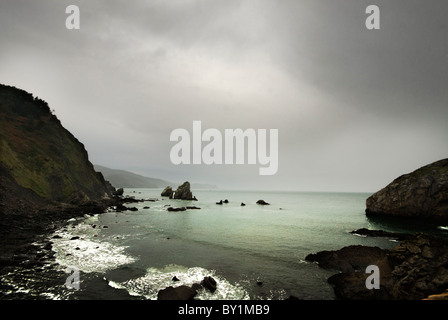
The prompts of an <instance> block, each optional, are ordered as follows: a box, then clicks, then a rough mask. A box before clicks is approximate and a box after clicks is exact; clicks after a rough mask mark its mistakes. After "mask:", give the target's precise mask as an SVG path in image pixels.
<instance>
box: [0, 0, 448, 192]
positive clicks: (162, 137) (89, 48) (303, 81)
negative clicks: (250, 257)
mask: <svg viewBox="0 0 448 320" xmlns="http://www.w3.org/2000/svg"><path fill="white" fill-rule="evenodd" d="M71 4H73V5H77V6H78V7H79V8H80V12H81V16H80V17H81V21H80V22H81V24H80V25H81V28H80V29H79V30H68V29H66V27H65V20H66V18H67V14H66V13H65V8H66V7H67V6H68V5H71ZM371 4H374V5H378V7H379V8H380V13H381V14H380V17H381V20H380V21H381V28H380V29H379V30H368V29H367V28H366V27H365V20H366V18H367V16H368V15H367V14H366V13H365V9H366V7H367V6H368V5H371ZM446 12H448V3H447V2H446V1H444V0H428V1H409V0H406V1H405V0H394V1H392V0H382V1H376V0H369V1H364V0H361V1H359V0H356V1H355V0H340V1H324V0H299V1H295V0H294V1H293V0H289V1H288V0H282V1H268V0H260V1H250V0H247V1H245V0H230V1H221V0H216V1H199V0H198V1H193V0H182V1H181V0H176V1H172V0H170V1H155V0H148V1H143V0H139V1H131V2H130V1H127V2H126V1H118V0H113V1H110V0H107V1H106V0H95V1H51V0H40V1H32V0H2V2H1V3H0V30H1V31H0V46H1V50H0V82H1V83H4V84H8V85H13V86H16V87H19V88H22V89H24V90H27V91H29V92H32V93H34V94H35V95H38V96H39V97H41V98H42V99H44V100H46V101H47V102H48V103H49V105H50V108H52V109H54V110H55V113H56V115H57V116H58V118H59V119H60V120H61V122H62V124H63V125H64V126H65V127H66V128H67V129H68V130H70V131H71V132H72V133H73V134H74V135H75V136H76V137H77V138H78V139H79V140H80V141H81V142H83V143H84V144H85V146H86V149H87V151H88V152H89V157H90V160H91V161H92V162H93V163H95V164H101V165H104V166H108V167H111V168H117V169H124V170H130V171H133V172H136V173H139V174H143V175H147V176H152V177H157V178H163V179H167V180H173V181H183V180H190V181H195V182H206V183H212V184H216V185H218V186H220V187H222V188H256V189H274V190H275V189H284V190H305V191H314V190H315V191H367V192H373V191H376V190H377V189H379V188H381V187H383V186H385V185H386V184H387V183H389V182H390V181H391V180H392V179H394V178H395V177H397V176H399V175H401V174H403V173H407V172H410V171H412V170H414V169H417V168H418V167H420V166H423V165H425V164H427V163H430V162H433V161H436V160H439V159H441V158H445V157H447V156H448V147H447V146H448V144H447V142H446V141H447V138H448V126H447V123H448V90H447V85H448V32H447V24H448V22H447V19H446ZM195 120H199V121H202V125H203V127H204V130H205V129H207V128H216V129H218V130H220V131H221V132H224V130H225V129H235V128H242V129H247V128H254V129H278V132H279V155H278V160H279V164H278V172H277V173H276V174H275V175H273V176H259V175H258V168H259V166H258V165H209V166H207V165H179V166H175V165H173V164H172V163H171V161H170V158H169V154H170V149H171V147H172V146H173V145H174V143H172V142H170V139H169V137H170V133H171V132H172V131H173V130H174V129H177V128H185V129H187V130H192V123H193V121H195Z"/></svg>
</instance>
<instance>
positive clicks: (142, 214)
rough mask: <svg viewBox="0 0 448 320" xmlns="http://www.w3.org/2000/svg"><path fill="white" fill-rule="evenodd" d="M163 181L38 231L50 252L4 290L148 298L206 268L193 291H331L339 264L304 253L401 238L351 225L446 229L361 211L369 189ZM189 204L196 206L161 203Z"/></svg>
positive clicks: (19, 294) (14, 294) (194, 278)
mask: <svg viewBox="0 0 448 320" xmlns="http://www.w3.org/2000/svg"><path fill="white" fill-rule="evenodd" d="M161 191H162V190H161V189H131V188H127V189H125V192H124V197H134V198H135V199H144V201H142V202H135V203H127V204H126V206H128V207H135V208H137V210H134V211H130V210H127V211H122V212H116V211H115V210H112V209H111V210H109V211H108V212H106V213H102V214H86V215H85V216H84V217H79V218H73V219H70V220H68V221H67V222H66V224H65V225H63V226H62V227H60V228H59V229H57V230H56V231H55V232H54V233H52V234H49V235H45V236H42V238H40V239H39V240H37V241H36V243H35V245H38V246H41V247H42V252H44V253H45V249H44V248H45V247H46V249H47V250H48V248H49V246H48V244H49V243H50V244H51V249H50V250H51V255H49V256H50V258H49V259H48V261H46V262H45V263H44V264H43V265H40V266H39V267H35V268H34V269H32V270H30V269H27V268H25V267H23V268H21V267H20V266H18V267H17V268H16V269H15V270H12V271H11V272H9V273H8V274H6V275H3V277H2V283H3V285H4V286H3V287H4V288H9V289H8V291H7V292H3V298H5V299H16V298H20V299H52V300H56V299H57V300H113V299H118V300H128V299H141V300H155V299H157V293H158V292H159V290H161V289H164V288H166V287H168V286H173V287H176V286H180V285H192V284H193V283H197V282H200V281H201V280H202V279H203V278H204V277H206V276H212V277H213V278H214V279H215V280H216V282H217V290H216V291H215V292H214V293H211V292H210V291H208V290H206V289H203V290H199V292H198V295H197V296H196V299H200V300H283V299H287V298H288V297H291V296H293V297H296V298H299V299H303V300H333V299H335V298H336V297H335V295H334V292H333V288H332V287H331V286H330V285H329V284H328V283H327V278H328V277H330V276H331V275H333V274H334V273H336V272H337V271H335V270H325V269H323V268H320V267H319V266H318V264H316V263H312V262H308V261H306V260H305V257H306V256H307V255H308V254H310V253H316V252H318V251H322V250H337V249H340V248H342V247H344V246H348V245H365V246H378V247H381V248H391V247H394V246H396V245H397V244H398V243H397V241H396V240H394V239H391V238H372V237H363V236H360V235H356V234H352V233H351V231H353V230H356V229H359V228H368V229H382V230H385V231H391V232H406V233H414V232H419V231H423V232H428V233H435V234H442V235H446V234H447V233H448V230H447V228H446V226H437V225H431V224H422V223H415V224H413V223H407V224H404V223H403V221H400V222H393V221H384V220H381V219H375V220H372V219H371V218H368V217H366V215H365V212H364V210H365V202H366V199H367V198H368V197H369V196H370V194H369V193H332V192H325V193H322V192H287V191H270V192H268V191H230V190H227V191H226V190H193V194H194V196H196V198H197V199H198V201H185V200H174V199H168V198H164V197H161V196H160V193H161ZM221 200H222V201H223V202H224V203H223V204H217V203H219V202H220V201H221ZM225 200H227V201H225ZM258 200H264V201H266V202H268V203H269V205H259V204H257V203H256V202H257V201H258ZM225 202H228V203H225ZM242 203H244V204H245V205H242ZM187 206H190V207H193V206H194V207H197V208H199V209H188V210H186V211H179V212H170V211H168V210H167V209H168V208H169V207H173V208H179V207H187ZM43 255H44V254H43Z"/></svg>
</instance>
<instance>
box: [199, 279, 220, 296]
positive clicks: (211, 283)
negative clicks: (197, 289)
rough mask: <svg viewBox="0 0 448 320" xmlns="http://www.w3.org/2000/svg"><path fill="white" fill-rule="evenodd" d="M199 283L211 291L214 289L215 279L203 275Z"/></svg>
mask: <svg viewBox="0 0 448 320" xmlns="http://www.w3.org/2000/svg"><path fill="white" fill-rule="evenodd" d="M201 285H202V286H203V287H204V288H205V289H207V290H209V291H210V292H211V293H213V292H215V291H216V286H217V284H216V280H215V279H213V278H212V277H210V276H208V277H204V279H203V280H202V281H201Z"/></svg>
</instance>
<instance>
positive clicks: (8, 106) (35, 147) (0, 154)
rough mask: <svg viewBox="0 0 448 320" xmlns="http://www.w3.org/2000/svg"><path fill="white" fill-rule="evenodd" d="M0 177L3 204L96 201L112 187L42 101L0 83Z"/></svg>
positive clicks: (82, 147)
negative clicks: (10, 201)
mask: <svg viewBox="0 0 448 320" xmlns="http://www.w3.org/2000/svg"><path fill="white" fill-rule="evenodd" d="M0 172H1V183H0V188H2V189H3V190H1V191H2V194H3V196H2V199H1V200H5V198H6V197H8V198H10V197H11V198H14V197H15V198H18V199H20V198H22V197H23V199H25V200H26V201H31V200H35V199H41V200H42V201H43V202H49V201H55V202H76V201H79V200H97V199H101V198H102V197H104V196H106V195H108V194H109V193H110V187H111V186H110V185H109V184H108V183H107V182H105V181H104V178H103V176H102V175H101V174H100V173H97V172H95V170H94V168H93V165H92V164H91V163H90V161H89V159H88V155H87V151H86V150H85V148H84V145H83V144H82V143H80V142H79V141H78V140H77V139H76V138H75V137H74V136H73V135H72V134H71V133H70V132H69V131H67V130H66V129H65V128H64V127H63V126H62V125H61V123H60V121H59V120H58V119H57V118H56V116H55V115H53V114H52V112H51V111H50V108H49V107H48V104H47V103H46V102H45V101H43V100H41V99H39V98H35V97H33V95H32V94H30V93H27V92H26V91H23V90H20V89H17V88H14V87H10V86H5V85H1V84H0ZM5 189H6V190H5ZM11 193H13V194H11ZM17 193H19V194H17ZM2 202H4V201H2Z"/></svg>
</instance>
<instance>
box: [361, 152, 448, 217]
mask: <svg viewBox="0 0 448 320" xmlns="http://www.w3.org/2000/svg"><path fill="white" fill-rule="evenodd" d="M366 214H367V215H368V216H393V217H408V218H418V219H426V220H434V221H442V222H446V221H448V159H443V160H440V161H437V162H434V163H431V164H429V165H427V166H424V167H422V168H420V169H417V170H415V171H414V172H412V173H409V174H405V175H402V176H400V177H398V178H397V179H395V180H394V181H392V182H391V183H390V184H389V185H387V186H386V187H385V188H383V189H381V190H380V191H378V192H376V193H374V194H373V195H371V196H370V197H369V198H368V199H367V200H366Z"/></svg>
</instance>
